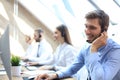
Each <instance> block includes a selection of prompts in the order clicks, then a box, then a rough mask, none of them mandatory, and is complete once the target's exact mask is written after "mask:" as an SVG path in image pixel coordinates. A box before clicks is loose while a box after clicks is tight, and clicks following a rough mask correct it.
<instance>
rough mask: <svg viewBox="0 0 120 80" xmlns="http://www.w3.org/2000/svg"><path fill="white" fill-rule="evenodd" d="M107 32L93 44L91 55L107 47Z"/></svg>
mask: <svg viewBox="0 0 120 80" xmlns="http://www.w3.org/2000/svg"><path fill="white" fill-rule="evenodd" d="M107 38H108V36H107V32H103V33H101V36H100V37H98V38H97V39H96V40H95V41H93V42H92V45H91V53H93V52H97V50H98V49H99V48H100V47H102V46H104V45H106V42H107Z"/></svg>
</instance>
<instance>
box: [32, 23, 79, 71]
mask: <svg viewBox="0 0 120 80" xmlns="http://www.w3.org/2000/svg"><path fill="white" fill-rule="evenodd" d="M54 38H55V40H56V41H58V43H59V45H58V47H57V48H56V51H55V53H54V61H53V63H52V65H44V66H41V67H40V68H39V69H44V70H50V69H54V70H59V69H61V68H64V67H67V66H68V65H70V64H71V63H72V62H73V60H74V58H75V55H76V53H77V50H76V49H75V48H74V47H73V46H72V44H71V39H70V35H69V32H68V29H67V27H66V26H65V25H60V26H58V27H56V30H55V32H54ZM33 64H34V63H33Z"/></svg>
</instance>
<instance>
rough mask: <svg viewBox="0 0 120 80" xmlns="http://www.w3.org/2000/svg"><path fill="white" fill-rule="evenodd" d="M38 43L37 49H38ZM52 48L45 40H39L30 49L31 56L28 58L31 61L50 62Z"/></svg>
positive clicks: (51, 59)
mask: <svg viewBox="0 0 120 80" xmlns="http://www.w3.org/2000/svg"><path fill="white" fill-rule="evenodd" d="M38 45H39V49H38ZM52 52H53V49H52V47H51V45H50V44H49V43H48V42H47V41H46V40H45V39H43V40H41V41H40V43H38V44H37V45H36V46H34V49H33V50H32V54H31V55H32V56H29V58H28V59H29V60H30V61H33V62H39V64H51V63H52V61H53V54H52ZM37 55H38V56H39V57H38V56H37Z"/></svg>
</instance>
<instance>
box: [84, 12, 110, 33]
mask: <svg viewBox="0 0 120 80" xmlns="http://www.w3.org/2000/svg"><path fill="white" fill-rule="evenodd" d="M85 18H86V19H95V18H98V19H99V24H100V26H101V32H103V31H107V28H108V26H109V16H108V14H106V13H105V12H104V11H103V10H94V11H91V12H88V13H87V14H86V16H85ZM105 27H107V28H105Z"/></svg>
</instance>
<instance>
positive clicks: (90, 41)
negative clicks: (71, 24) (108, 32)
mask: <svg viewBox="0 0 120 80" xmlns="http://www.w3.org/2000/svg"><path fill="white" fill-rule="evenodd" d="M100 35H101V34H99V35H98V36H96V37H95V38H94V39H93V40H86V42H88V43H92V42H93V41H94V40H95V39H97V38H98V37H99V36H100Z"/></svg>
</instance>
